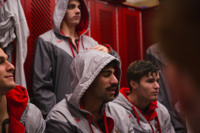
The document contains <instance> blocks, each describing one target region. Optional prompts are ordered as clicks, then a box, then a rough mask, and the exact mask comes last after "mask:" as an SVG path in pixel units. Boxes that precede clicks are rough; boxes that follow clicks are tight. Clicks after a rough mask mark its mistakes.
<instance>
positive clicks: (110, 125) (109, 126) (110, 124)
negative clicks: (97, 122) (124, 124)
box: [103, 110, 115, 133]
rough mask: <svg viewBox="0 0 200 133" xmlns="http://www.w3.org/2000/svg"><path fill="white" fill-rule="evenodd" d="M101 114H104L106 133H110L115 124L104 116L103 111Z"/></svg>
mask: <svg viewBox="0 0 200 133" xmlns="http://www.w3.org/2000/svg"><path fill="white" fill-rule="evenodd" d="M103 114H104V124H105V128H106V133H112V130H113V128H114V125H115V122H114V120H113V119H112V118H110V117H107V116H106V112H105V110H104V111H103Z"/></svg>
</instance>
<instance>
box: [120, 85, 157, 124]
mask: <svg viewBox="0 0 200 133" xmlns="http://www.w3.org/2000/svg"><path fill="white" fill-rule="evenodd" d="M120 93H121V94H122V95H123V96H124V97H125V98H126V99H127V100H128V101H129V102H130V103H131V104H132V109H133V111H134V113H135V115H136V118H137V121H138V123H140V120H139V116H138V113H137V111H136V110H135V108H137V107H136V106H135V105H134V104H133V103H132V102H131V101H130V100H129V98H128V97H127V95H128V94H130V90H129V88H125V87H124V88H121V89H120ZM156 108H158V106H157V101H151V102H150V104H149V109H148V110H147V112H146V114H145V115H144V113H142V111H141V110H140V109H138V108H137V110H139V111H140V112H141V114H142V115H143V116H144V117H145V118H146V120H147V121H148V122H149V121H151V120H152V119H153V118H155V117H156V116H157V112H156V111H155V109H156Z"/></svg>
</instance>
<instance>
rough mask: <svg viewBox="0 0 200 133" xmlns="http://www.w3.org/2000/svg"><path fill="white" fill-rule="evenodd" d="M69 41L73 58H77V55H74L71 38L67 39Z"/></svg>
mask: <svg viewBox="0 0 200 133" xmlns="http://www.w3.org/2000/svg"><path fill="white" fill-rule="evenodd" d="M67 40H68V42H69V46H70V49H71V51H72V55H73V57H74V58H75V54H74V50H73V48H72V44H71V42H70V40H69V38H67Z"/></svg>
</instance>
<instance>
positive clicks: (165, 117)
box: [156, 102, 170, 125]
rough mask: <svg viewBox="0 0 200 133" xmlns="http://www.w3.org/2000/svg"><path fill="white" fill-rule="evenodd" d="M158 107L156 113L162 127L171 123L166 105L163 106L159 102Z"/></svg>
mask: <svg viewBox="0 0 200 133" xmlns="http://www.w3.org/2000/svg"><path fill="white" fill-rule="evenodd" d="M157 106H158V108H157V109H156V112H157V115H158V119H159V121H160V123H161V125H165V123H168V122H170V115H169V112H168V110H167V108H166V107H165V106H164V105H162V104H161V103H160V102H157ZM162 123H163V124H162Z"/></svg>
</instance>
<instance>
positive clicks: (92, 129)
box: [87, 114, 94, 133]
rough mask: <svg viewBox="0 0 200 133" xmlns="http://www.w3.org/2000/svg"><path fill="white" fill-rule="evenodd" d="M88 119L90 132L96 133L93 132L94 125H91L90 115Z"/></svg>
mask: <svg viewBox="0 0 200 133" xmlns="http://www.w3.org/2000/svg"><path fill="white" fill-rule="evenodd" d="M87 118H88V122H89V126H90V130H91V131H92V133H94V131H93V129H92V123H91V120H90V115H89V114H87Z"/></svg>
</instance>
